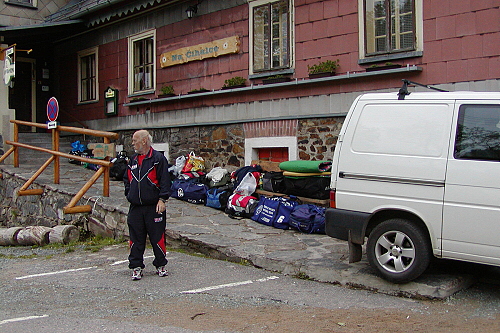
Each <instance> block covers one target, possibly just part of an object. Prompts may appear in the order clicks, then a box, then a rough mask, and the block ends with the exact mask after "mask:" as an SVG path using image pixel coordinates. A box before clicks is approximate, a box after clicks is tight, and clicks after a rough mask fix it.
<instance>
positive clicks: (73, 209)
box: [0, 120, 118, 214]
mask: <svg viewBox="0 0 500 333" xmlns="http://www.w3.org/2000/svg"><path fill="white" fill-rule="evenodd" d="M10 122H11V123H13V124H14V140H13V141H8V140H7V141H5V143H6V144H8V145H11V146H12V147H11V148H10V149H9V150H7V151H6V152H5V154H3V155H2V157H0V163H1V162H3V161H4V160H5V159H6V158H7V157H8V156H9V155H10V154H12V153H14V167H16V168H17V167H19V147H21V148H27V149H32V150H36V151H41V152H45V153H48V154H50V155H51V156H50V157H49V159H47V161H46V162H45V163H44V164H43V165H42V166H41V167H40V168H39V169H38V170H37V171H36V172H35V173H34V174H33V176H31V178H30V179H28V181H26V183H25V184H24V185H23V186H21V188H20V189H19V191H18V193H17V194H18V195H19V196H23V195H41V194H42V193H43V189H28V187H29V186H30V185H31V184H33V182H34V181H35V179H36V178H37V177H38V176H39V175H40V174H41V173H42V172H43V171H44V170H45V169H46V168H47V167H48V166H49V165H50V164H51V163H52V162H54V184H59V182H60V163H59V158H60V157H64V158H68V159H73V160H77V161H80V162H85V163H93V164H97V165H100V166H101V167H100V168H99V169H98V170H97V171H96V172H95V173H94V175H93V176H92V177H91V178H90V179H89V181H88V182H87V183H86V184H85V185H84V186H83V187H82V188H81V189H80V190H79V191H78V193H77V194H76V195H75V196H74V197H73V198H72V199H71V201H70V202H69V203H68V205H66V206H65V207H64V208H63V212H64V213H65V214H76V213H87V212H90V211H92V206H90V205H82V206H76V204H77V203H78V201H79V200H80V199H81V198H82V197H83V195H84V194H85V193H86V192H87V191H88V190H89V188H90V187H91V186H92V185H93V184H94V183H95V182H96V181H97V179H99V177H100V176H101V175H104V176H103V189H102V192H103V193H102V195H103V196H104V197H109V168H110V167H111V166H112V165H113V163H112V162H110V161H108V160H107V159H104V160H100V159H94V158H87V157H81V156H77V155H71V154H67V153H62V152H60V151H59V137H60V132H71V133H77V134H83V135H91V136H95V137H102V138H103V140H104V143H105V144H109V143H110V140H112V139H117V138H118V133H113V132H103V131H95V130H91V129H86V128H78V127H68V126H57V127H56V128H53V129H52V130H51V131H52V149H46V148H41V147H36V146H31V145H28V144H24V143H20V142H19V126H21V125H24V126H32V127H37V128H43V129H47V124H40V123H32V122H28V121H21V120H11V121H10Z"/></svg>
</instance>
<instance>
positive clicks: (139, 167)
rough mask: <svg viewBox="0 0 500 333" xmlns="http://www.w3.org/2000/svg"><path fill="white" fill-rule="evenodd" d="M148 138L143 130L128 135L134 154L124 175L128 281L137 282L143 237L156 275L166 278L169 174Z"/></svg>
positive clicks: (163, 161) (165, 163)
mask: <svg viewBox="0 0 500 333" xmlns="http://www.w3.org/2000/svg"><path fill="white" fill-rule="evenodd" d="M151 142H152V137H151V135H150V134H149V133H148V131H146V130H139V131H137V132H135V133H134V135H133V136H132V146H133V147H134V151H135V152H136V154H135V155H133V156H132V158H131V159H130V162H129V164H128V167H127V171H126V172H125V175H124V179H123V180H124V183H125V195H126V197H127V200H128V201H129V202H130V209H129V213H128V217H127V223H128V228H129V233H130V242H129V243H130V255H129V257H128V260H129V268H130V269H132V270H133V271H132V280H140V279H141V278H142V275H143V270H144V267H145V266H144V250H145V249H146V236H149V240H150V242H151V245H152V246H153V253H154V256H155V259H154V261H153V265H154V266H155V267H156V272H157V274H158V275H159V276H167V275H168V272H167V270H166V269H165V266H166V265H167V258H166V248H165V228H166V220H165V219H166V213H165V212H166V206H165V202H166V200H167V199H168V198H169V197H170V185H171V179H170V173H169V172H168V162H167V159H166V158H165V156H164V155H163V154H162V153H160V152H158V151H156V150H154V149H153V148H152V147H151Z"/></svg>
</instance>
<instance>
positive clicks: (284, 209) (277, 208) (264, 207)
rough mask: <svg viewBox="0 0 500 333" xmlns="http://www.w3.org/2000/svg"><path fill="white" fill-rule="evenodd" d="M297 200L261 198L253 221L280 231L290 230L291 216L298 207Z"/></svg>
mask: <svg viewBox="0 0 500 333" xmlns="http://www.w3.org/2000/svg"><path fill="white" fill-rule="evenodd" d="M295 200H296V199H295V198H291V199H286V198H283V197H272V198H268V197H265V196H261V197H260V199H259V203H258V205H257V208H256V209H255V212H254V214H253V216H252V217H251V219H252V220H254V221H255V222H259V223H262V224H265V225H268V226H272V227H275V228H278V229H285V230H286V229H288V222H289V220H290V214H291V213H292V211H293V209H294V207H295V206H297V205H298V203H297V201H295Z"/></svg>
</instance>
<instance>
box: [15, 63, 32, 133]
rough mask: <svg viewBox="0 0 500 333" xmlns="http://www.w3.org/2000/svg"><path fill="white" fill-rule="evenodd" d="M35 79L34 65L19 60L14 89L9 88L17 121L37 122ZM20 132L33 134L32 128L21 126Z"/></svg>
mask: <svg viewBox="0 0 500 333" xmlns="http://www.w3.org/2000/svg"><path fill="white" fill-rule="evenodd" d="M34 79H35V78H34V63H33V62H23V61H19V60H17V61H16V77H15V81H14V87H13V88H9V108H11V109H15V110H16V120H23V121H33V122H34V121H36V120H35V119H34V95H33V93H34V89H33V84H34ZM33 129H34V128H33ZM19 130H20V131H21V132H31V131H32V127H30V126H20V127H19Z"/></svg>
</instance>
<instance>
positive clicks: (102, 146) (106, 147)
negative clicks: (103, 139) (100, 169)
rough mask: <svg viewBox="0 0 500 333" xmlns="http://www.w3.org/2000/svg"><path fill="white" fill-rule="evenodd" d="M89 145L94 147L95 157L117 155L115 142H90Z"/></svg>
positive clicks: (91, 147)
mask: <svg viewBox="0 0 500 333" xmlns="http://www.w3.org/2000/svg"><path fill="white" fill-rule="evenodd" d="M87 147H88V148H89V149H92V154H94V158H105V157H107V156H109V157H111V158H114V157H115V156H116V150H115V144H114V143H89V144H88V145H87Z"/></svg>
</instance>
